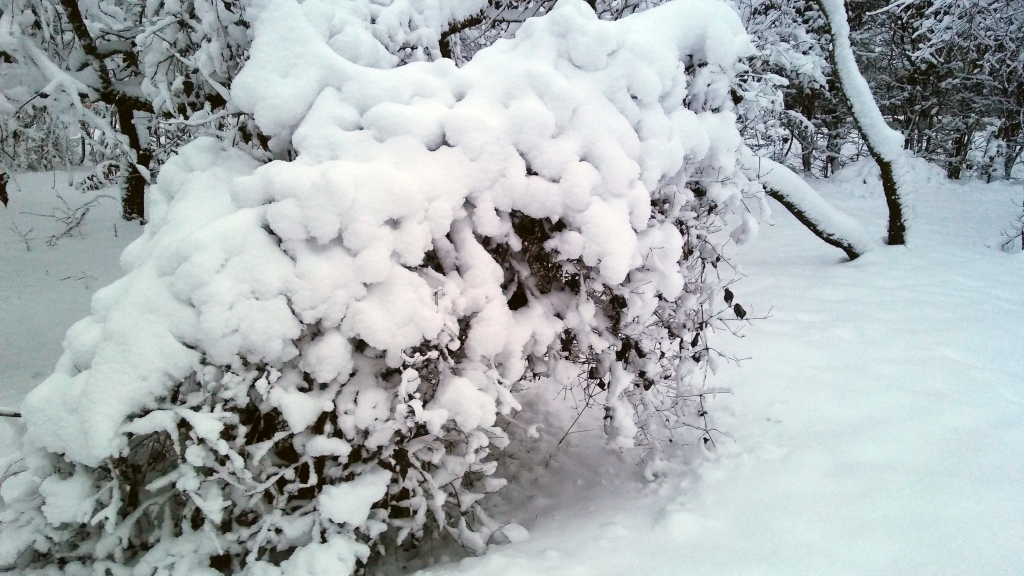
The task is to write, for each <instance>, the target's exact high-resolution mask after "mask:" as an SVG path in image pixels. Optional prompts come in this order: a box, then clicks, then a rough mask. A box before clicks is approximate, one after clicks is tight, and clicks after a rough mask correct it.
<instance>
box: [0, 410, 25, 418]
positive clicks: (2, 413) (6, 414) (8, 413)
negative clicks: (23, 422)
mask: <svg viewBox="0 0 1024 576" xmlns="http://www.w3.org/2000/svg"><path fill="white" fill-rule="evenodd" d="M0 418H21V412H18V411H16V410H11V409H10V408H0Z"/></svg>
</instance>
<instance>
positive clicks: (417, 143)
mask: <svg viewBox="0 0 1024 576" xmlns="http://www.w3.org/2000/svg"><path fill="white" fill-rule="evenodd" d="M314 8H316V11H314ZM328 9H329V6H328V5H327V4H324V5H322V6H321V5H320V4H318V3H316V2H307V3H305V4H303V5H302V6H300V5H299V4H297V3H295V2H288V1H281V2H272V3H268V5H267V6H266V8H265V9H264V11H263V13H262V17H261V18H260V20H259V21H258V22H257V24H256V36H255V40H254V42H253V48H252V59H251V61H250V62H249V63H248V64H247V66H246V68H245V69H244V70H243V71H242V72H241V73H240V74H239V76H238V78H237V79H236V81H235V85H234V88H233V90H234V93H233V96H234V98H235V100H236V101H237V102H238V103H239V104H241V105H243V106H244V107H245V108H247V109H251V110H253V111H254V112H255V115H256V119H257V121H258V122H259V124H260V127H261V128H262V129H263V130H264V131H266V132H268V133H271V134H273V135H275V136H277V135H282V134H287V133H288V132H290V131H292V130H294V135H293V142H294V146H295V149H296V150H297V151H298V158H297V159H296V160H295V161H293V162H272V163H270V164H268V165H265V166H257V164H256V162H254V161H253V160H251V159H249V158H248V157H246V156H245V155H243V154H242V153H241V152H237V151H232V150H226V151H225V150H222V148H221V145H220V143H218V142H216V141H214V140H202V141H197V142H195V143H193V144H190V145H189V146H187V147H185V148H184V149H182V151H181V153H180V155H179V156H178V157H177V158H174V159H172V160H171V161H169V162H168V163H167V165H166V166H165V167H164V168H163V170H162V171H161V174H160V177H159V180H158V185H157V186H155V187H154V188H153V189H152V191H151V193H150V198H151V199H152V204H151V206H150V211H151V223H150V224H149V225H147V227H146V232H145V234H144V236H143V237H142V238H141V239H140V240H139V241H138V242H136V243H135V244H133V245H132V246H130V247H129V249H128V250H126V252H125V254H124V256H123V257H122V263H123V265H124V266H125V268H126V269H127V270H129V273H128V274H127V275H126V276H125V277H124V278H123V279H121V280H119V281H118V282H116V283H114V284H113V285H111V286H109V287H107V288H105V289H103V290H101V291H100V292H99V293H97V295H96V297H95V298H94V300H93V315H92V316H91V317H89V318H87V319H85V320H83V321H82V322H80V323H78V324H76V325H75V326H74V327H73V328H72V329H71V330H70V331H69V333H68V338H67V341H66V344H65V346H66V350H67V351H66V353H65V355H64V356H63V357H62V358H61V360H60V363H59V365H58V367H57V369H56V371H55V373H54V374H53V375H52V376H51V377H50V378H48V379H47V380H46V381H45V382H44V383H43V384H41V385H40V386H39V387H38V388H37V389H35V390H34V391H33V392H32V393H31V394H30V395H29V396H28V398H26V400H25V404H24V412H25V415H26V421H27V422H28V425H29V439H30V441H31V442H34V443H36V444H38V445H41V446H45V447H46V448H47V449H49V450H51V451H54V452H60V453H64V454H65V455H66V456H67V457H69V458H70V459H73V460H75V461H79V462H82V463H85V464H87V465H96V464H98V463H99V462H100V461H101V460H103V459H104V458H106V457H108V456H111V455H114V454H117V453H119V452H120V451H121V450H123V449H124V446H125V438H124V436H123V429H122V428H123V426H124V425H125V423H126V419H127V418H128V417H129V415H131V414H133V413H136V412H138V411H140V410H143V409H145V408H152V407H151V406H147V402H149V401H150V400H151V399H152V398H154V397H157V396H159V395H162V394H165V393H166V391H167V390H168V388H169V387H170V386H171V385H172V384H174V383H175V382H177V381H180V380H181V379H182V378H184V377H186V376H187V375H189V374H190V373H191V372H193V371H195V370H197V369H199V360H200V355H199V353H198V352H196V350H195V349H196V348H200V349H202V350H204V351H205V353H206V354H207V356H208V361H209V362H211V363H214V364H221V365H230V364H231V362H232V361H233V360H234V359H235V358H236V357H237V356H244V357H245V358H247V359H248V360H249V361H251V362H262V363H267V364H271V365H272V364H276V363H281V362H284V361H287V360H289V359H291V358H293V357H294V356H295V355H296V354H297V353H298V350H297V349H296V347H295V344H294V342H293V341H294V340H295V339H297V338H298V337H299V336H300V332H301V324H303V323H304V324H313V323H317V322H319V323H320V325H321V326H322V327H323V328H324V330H325V333H324V334H323V335H322V336H320V337H319V340H318V341H316V342H314V343H313V344H312V345H311V348H310V352H309V354H308V355H307V356H305V357H304V358H303V360H302V361H303V363H304V364H305V365H306V367H308V370H309V371H310V372H311V373H312V374H313V375H314V377H315V378H316V379H317V380H319V381H321V382H331V381H333V382H335V383H336V384H337V385H339V386H340V385H341V384H344V383H345V382H346V381H347V379H348V377H349V375H350V373H351V370H352V360H351V353H350V350H349V348H348V346H349V345H348V343H347V342H346V340H349V339H354V338H361V339H363V340H364V341H365V342H367V343H368V344H369V345H371V346H373V347H375V348H378V349H380V350H383V351H386V352H387V354H388V358H389V360H391V361H393V362H395V363H396V364H397V363H398V362H400V359H401V353H402V350H403V349H405V348H408V347H410V346H414V345H417V344H419V343H420V342H422V341H424V340H435V339H440V340H445V339H449V340H450V337H451V336H450V335H451V334H453V333H454V334H457V333H458V328H457V326H453V325H452V319H453V318H455V317H462V316H466V315H468V314H470V313H476V317H475V318H474V320H473V328H472V330H471V331H470V334H469V338H468V341H467V342H466V344H465V345H466V348H467V352H468V355H469V358H470V359H471V360H473V361H476V362H478V363H479V368H478V369H477V370H467V377H468V378H470V379H471V380H472V384H473V386H475V387H477V388H479V390H480V392H479V394H480V395H481V399H480V400H479V401H476V402H470V401H467V400H466V399H465V398H464V397H463V395H457V394H456V395H452V396H453V397H458V398H459V400H458V401H453V402H444V401H443V399H444V398H445V397H446V395H445V394H443V393H442V394H439V395H438V396H439V398H440V399H441V400H442V401H441V402H438V405H437V406H434V407H433V408H436V409H439V410H448V411H449V413H450V414H451V415H452V416H453V417H455V418H456V420H460V424H464V425H466V426H467V427H469V428H473V427H474V426H475V425H481V424H482V425H488V424H489V423H492V422H493V416H487V415H486V412H489V411H491V406H492V405H493V404H494V403H495V402H496V403H497V405H498V409H500V410H504V411H507V410H509V409H511V408H513V407H515V406H516V403H515V400H514V399H513V398H512V397H511V396H509V395H508V394H507V392H505V391H504V389H503V388H502V387H501V386H495V383H496V382H497V381H498V380H499V379H496V378H493V377H490V378H489V377H485V376H484V375H483V374H481V373H485V372H487V371H488V368H486V367H487V366H496V367H498V368H499V372H500V380H501V381H505V382H511V381H515V380H516V379H517V378H518V377H520V376H521V375H522V373H523V370H524V368H525V365H524V355H526V354H529V353H530V352H532V351H543V350H544V349H546V347H547V346H548V345H550V343H551V342H552V340H553V339H554V338H555V336H556V335H557V334H558V333H559V332H560V331H561V330H562V329H563V328H564V327H565V326H564V325H562V323H561V322H557V321H553V320H552V319H551V316H550V315H549V314H547V313H545V312H546V311H545V310H544V308H545V307H546V306H548V305H549V304H548V303H544V302H539V301H533V302H531V304H530V305H529V306H527V307H525V308H523V309H521V310H518V311H516V312H515V313H513V312H511V311H510V310H509V309H508V306H507V304H506V296H505V295H504V294H503V293H502V292H501V289H500V286H499V285H500V283H501V277H502V273H501V270H500V269H499V268H498V267H497V266H496V265H495V264H494V262H493V261H492V260H491V259H490V258H489V257H488V256H487V254H486V253H485V252H484V250H483V248H481V247H479V246H478V245H477V246H474V244H476V242H475V240H474V239H473V233H474V232H476V233H478V234H481V235H485V236H489V237H492V238H499V239H509V240H510V241H514V239H513V238H512V236H514V234H513V233H512V230H511V224H510V221H509V220H508V216H507V214H508V213H509V212H511V211H512V210H518V211H521V212H523V213H525V214H526V215H528V216H532V217H535V218H544V217H546V218H551V219H557V220H562V221H564V222H565V223H566V224H567V225H568V228H567V229H566V230H565V231H564V232H562V233H560V234H558V235H557V236H556V237H555V238H554V239H552V240H551V244H552V246H554V247H555V248H556V249H557V250H558V252H559V253H560V254H561V255H562V256H564V257H565V258H567V259H573V258H578V257H582V258H583V260H584V261H585V262H586V263H587V264H588V265H595V266H597V267H598V269H599V271H600V275H601V280H603V281H604V282H606V283H608V284H617V283H620V282H622V281H623V280H624V279H625V277H626V275H627V273H629V272H630V271H631V270H636V269H638V268H641V267H642V266H643V263H644V260H645V258H644V255H645V254H648V253H651V254H655V255H656V256H655V257H654V258H649V259H647V260H648V264H647V266H646V268H647V269H646V270H644V271H643V273H644V276H645V278H649V280H650V285H651V288H650V289H652V290H656V291H658V292H660V293H662V294H664V295H665V296H666V297H667V298H669V299H672V298H675V297H676V296H677V295H678V294H679V293H680V291H681V289H682V287H683V284H684V276H683V272H682V271H680V270H679V268H678V266H677V265H675V262H676V261H678V259H679V254H680V252H681V249H682V248H681V244H682V239H681V236H680V234H679V232H678V230H676V229H675V227H674V226H673V225H671V224H666V225H664V226H660V227H659V226H649V222H648V218H649V216H650V192H649V190H652V189H654V188H655V187H657V186H659V185H664V184H666V183H673V182H675V183H679V184H682V183H685V182H686V181H688V180H691V179H694V178H695V177H699V176H700V175H699V174H696V175H695V174H694V172H695V169H696V167H706V166H708V165H710V166H714V167H716V168H718V169H719V170H718V172H717V173H716V174H715V177H716V178H715V179H716V181H717V182H728V181H729V179H730V178H733V179H734V182H738V183H742V182H745V179H744V178H743V177H742V175H740V174H738V173H736V172H735V164H736V155H737V154H738V151H739V150H740V147H741V145H742V143H741V140H740V137H739V135H738V133H737V131H736V129H735V122H734V118H733V116H732V115H731V114H730V113H727V112H723V113H717V114H715V113H707V112H705V113H696V112H694V111H692V110H691V109H690V108H687V107H684V106H683V105H682V104H683V100H684V98H685V99H687V100H688V101H689V102H690V103H691V105H690V106H691V107H692V108H697V109H700V108H701V107H702V104H703V102H704V101H705V100H709V101H717V100H721V99H722V97H723V95H724V94H726V93H727V91H728V89H729V85H728V83H727V80H728V76H729V74H722V72H721V71H722V70H725V71H726V72H728V71H730V70H733V68H734V67H735V65H736V60H737V58H738V57H739V56H741V55H743V54H746V53H747V52H748V51H749V50H750V47H749V44H748V42H747V40H746V37H745V35H744V33H743V29H742V26H741V25H740V22H739V20H738V18H737V17H736V15H735V13H733V12H732V11H731V10H730V9H729V8H727V7H726V6H725V5H723V4H719V3H716V2H704V1H696V0H694V1H685V2H673V3H670V4H668V5H665V6H663V7H660V8H658V9H656V10H652V11H650V12H646V13H642V14H638V15H636V16H631V17H630V18H627V19H625V20H623V21H620V22H615V23H608V22H601V21H598V20H597V19H596V18H595V17H594V16H593V14H592V13H590V12H588V11H587V10H586V9H585V5H584V4H582V3H579V2H575V3H574V2H565V3H563V4H560V5H559V7H558V8H557V9H556V10H554V11H553V12H552V13H551V14H550V15H549V16H547V17H545V18H542V19H536V20H531V21H529V22H528V23H526V24H525V25H524V26H523V28H522V30H521V31H520V32H519V34H518V35H517V37H516V38H515V39H514V40H511V41H504V42H499V43H498V44H497V45H495V46H494V47H493V48H490V49H488V50H485V51H482V52H481V53H480V54H479V56H478V57H477V58H476V59H475V60H474V61H473V62H471V63H470V64H469V65H467V66H466V67H465V68H463V69H456V68H455V67H454V66H453V65H452V64H451V63H450V62H447V61H439V62H433V63H415V64H410V65H407V66H404V67H401V68H397V69H393V70H378V69H372V68H367V67H361V66H358V65H355V64H353V63H351V62H349V61H347V60H345V59H344V58H343V57H341V56H340V55H339V54H338V53H336V52H335V51H334V50H332V49H331V45H330V41H331V38H329V37H327V36H326V35H325V32H324V30H320V29H318V28H317V27H316V26H314V25H313V24H311V23H310V20H309V19H308V18H307V16H306V14H308V13H315V14H321V12H320V11H322V10H328ZM300 58H301V62H302V64H301V66H298V65H297V62H298V61H299V59H300ZM698 59H699V60H701V61H706V62H707V63H708V65H707V66H705V67H701V68H699V69H698V70H697V71H696V75H695V77H694V78H693V79H692V81H690V82H688V79H687V75H686V74H685V71H684V64H683V63H682V61H683V60H691V61H696V60H698ZM712 71H716V72H717V73H712ZM297 119H298V120H297ZM534 173H535V174H536V175H533V174H534ZM707 187H708V189H709V194H711V195H713V196H718V197H719V200H720V202H722V203H724V204H728V203H732V204H733V205H736V204H737V202H738V200H739V186H738V184H733V185H722V184H717V183H715V182H712V183H709V184H708V185H707ZM267 228H269V230H271V231H272V232H273V234H271V233H270V232H268V230H267ZM446 235H449V237H450V238H452V240H453V242H454V243H455V244H456V245H454V246H453V245H452V243H451V242H449V241H448V240H447V239H446V238H445V236H446ZM431 249H433V250H435V251H436V253H437V255H438V256H439V257H440V259H441V261H442V263H443V264H444V267H445V269H446V270H455V268H456V267H457V268H458V269H459V271H460V272H461V273H460V274H455V273H448V274H445V275H442V274H429V273H422V272H420V273H417V272H413V271H410V270H409V269H408V266H414V265H417V264H420V263H422V261H423V258H424V254H425V253H426V252H427V251H429V250H431ZM456 254H457V261H456ZM570 307H572V305H571V304H570ZM586 314H587V311H586V310H580V311H579V312H578V313H577V316H585V315H586ZM571 322H572V320H571V316H569V319H567V320H566V324H571ZM448 385H450V386H456V385H460V386H461V384H455V383H449V384H448ZM274 394H275V396H274V397H273V398H276V399H277V400H276V401H277V402H278V403H279V404H280V405H281V406H286V405H287V406H289V408H286V409H285V410H286V411H289V412H291V414H290V415H289V423H290V424H292V425H293V427H295V428H301V427H302V426H303V424H304V423H305V424H308V423H311V421H312V420H315V419H316V417H317V416H318V415H319V413H320V412H321V411H322V410H323V406H324V402H326V401H327V400H329V398H323V399H320V400H312V399H310V400H311V401H310V402H306V403H303V402H302V401H300V400H299V397H298V396H297V395H300V394H302V393H299V392H295V391H289V390H288V388H287V386H282V387H279V388H278V389H276V390H275V392H274ZM485 398H486V399H485ZM272 401H275V400H272ZM307 404H308V405H307ZM302 406H305V407H304V408H303V407H302ZM492 414H493V412H492Z"/></svg>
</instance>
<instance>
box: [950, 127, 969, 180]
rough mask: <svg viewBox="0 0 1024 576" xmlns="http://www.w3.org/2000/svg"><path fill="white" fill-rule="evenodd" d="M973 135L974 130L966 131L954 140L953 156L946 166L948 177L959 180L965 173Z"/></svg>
mask: <svg viewBox="0 0 1024 576" xmlns="http://www.w3.org/2000/svg"><path fill="white" fill-rule="evenodd" d="M973 135H974V133H973V132H966V133H964V134H961V135H959V136H957V137H956V140H954V145H953V157H952V158H951V159H950V161H949V164H948V165H947V166H946V177H947V178H949V179H950V180H959V179H960V176H962V175H963V170H964V163H965V162H966V161H967V153H968V152H969V151H970V149H971V136H973Z"/></svg>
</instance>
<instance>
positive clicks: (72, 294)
mask: <svg viewBox="0 0 1024 576" xmlns="http://www.w3.org/2000/svg"><path fill="white" fill-rule="evenodd" d="M84 175H85V173H75V174H74V177H75V178H81V177H82V176H84ZM8 191H9V193H10V204H9V205H8V206H7V208H6V209H4V208H2V207H0V407H9V406H13V405H14V404H16V403H17V402H18V401H19V400H20V399H21V397H22V396H24V395H25V394H26V393H27V392H28V391H29V390H30V389H31V388H32V387H33V386H35V385H36V384H39V383H40V382H42V381H43V379H44V378H45V377H46V376H48V375H49V374H50V372H52V371H53V366H54V364H56V363H57V358H59V357H60V353H61V342H62V341H63V340H64V332H65V331H66V330H67V329H68V328H69V327H70V326H71V325H72V324H73V323H75V322H76V321H77V320H79V319H80V318H83V317H85V316H87V315H88V314H89V299H90V298H91V297H92V294H93V292H95V291H96V290H97V289H99V288H101V287H103V286H106V285H107V284H110V283H111V282H113V281H114V280H116V279H117V278H118V277H120V276H121V274H123V271H122V270H121V266H120V265H119V264H118V256H119V255H120V254H121V251H122V250H124V248H125V246H127V245H128V244H129V243H131V242H132V241H133V240H135V239H136V238H138V237H139V235H140V234H141V233H142V227H141V226H139V225H138V224H131V223H128V222H125V221H123V220H121V219H120V203H119V201H118V200H116V199H114V198H110V197H105V195H107V194H110V193H111V192H110V191H109V190H108V191H102V190H101V191H96V192H87V193H82V192H80V191H78V190H75V189H74V188H72V187H70V186H69V185H68V175H67V174H66V173H56V174H54V173H45V174H43V173H40V174H17V175H15V176H14V178H13V179H12V181H11V183H10V184H9V186H8ZM115 193H116V192H115ZM58 196H60V197H63V198H64V200H65V201H67V205H65V204H64V203H63V202H61V201H60V199H59V198H58ZM97 197H99V198H98V199H97ZM93 199H96V201H95V203H94V205H93V207H92V208H90V209H89V212H88V213H87V214H86V215H85V218H84V219H83V220H82V225H81V226H80V227H77V228H76V229H75V230H73V231H71V232H70V233H69V235H68V236H66V237H64V238H60V239H59V240H57V241H55V242H51V241H50V239H51V238H52V237H53V236H55V235H60V234H62V233H63V232H64V231H65V230H67V226H66V225H65V224H64V223H63V222H60V221H59V220H58V219H57V218H65V217H66V216H68V215H69V214H70V215H74V213H75V210H76V209H81V208H82V207H83V206H87V205H88V203H89V202H90V201H91V200H93ZM78 214H81V210H79V212H78ZM55 217H56V218H55ZM26 239H27V240H26ZM48 244H53V245H52V246H50V245H48Z"/></svg>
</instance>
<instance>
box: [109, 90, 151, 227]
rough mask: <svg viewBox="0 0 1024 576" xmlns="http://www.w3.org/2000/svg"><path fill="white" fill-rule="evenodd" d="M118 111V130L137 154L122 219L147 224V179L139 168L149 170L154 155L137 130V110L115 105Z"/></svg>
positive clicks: (122, 202)
mask: <svg viewBox="0 0 1024 576" xmlns="http://www.w3.org/2000/svg"><path fill="white" fill-rule="evenodd" d="M115 107H116V109H117V122H118V128H119V129H120V130H121V133H122V134H124V135H125V136H126V137H127V138H128V145H129V146H131V148H132V151H133V152H135V162H134V163H132V164H129V166H128V177H127V178H125V186H124V196H123V197H122V198H121V217H122V218H124V219H125V220H128V221H129V222H130V221H132V220H138V221H139V222H141V223H145V222H146V178H145V176H143V175H142V173H141V172H140V171H139V168H138V167H139V166H142V167H143V168H146V169H147V170H148V169H149V162H150V161H151V160H152V159H153V153H152V152H150V150H149V149H148V148H145V147H143V146H142V143H141V141H140V140H139V131H138V130H137V129H136V128H135V110H133V109H132V108H131V106H129V105H127V104H126V103H123V102H118V103H117V104H115Z"/></svg>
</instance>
